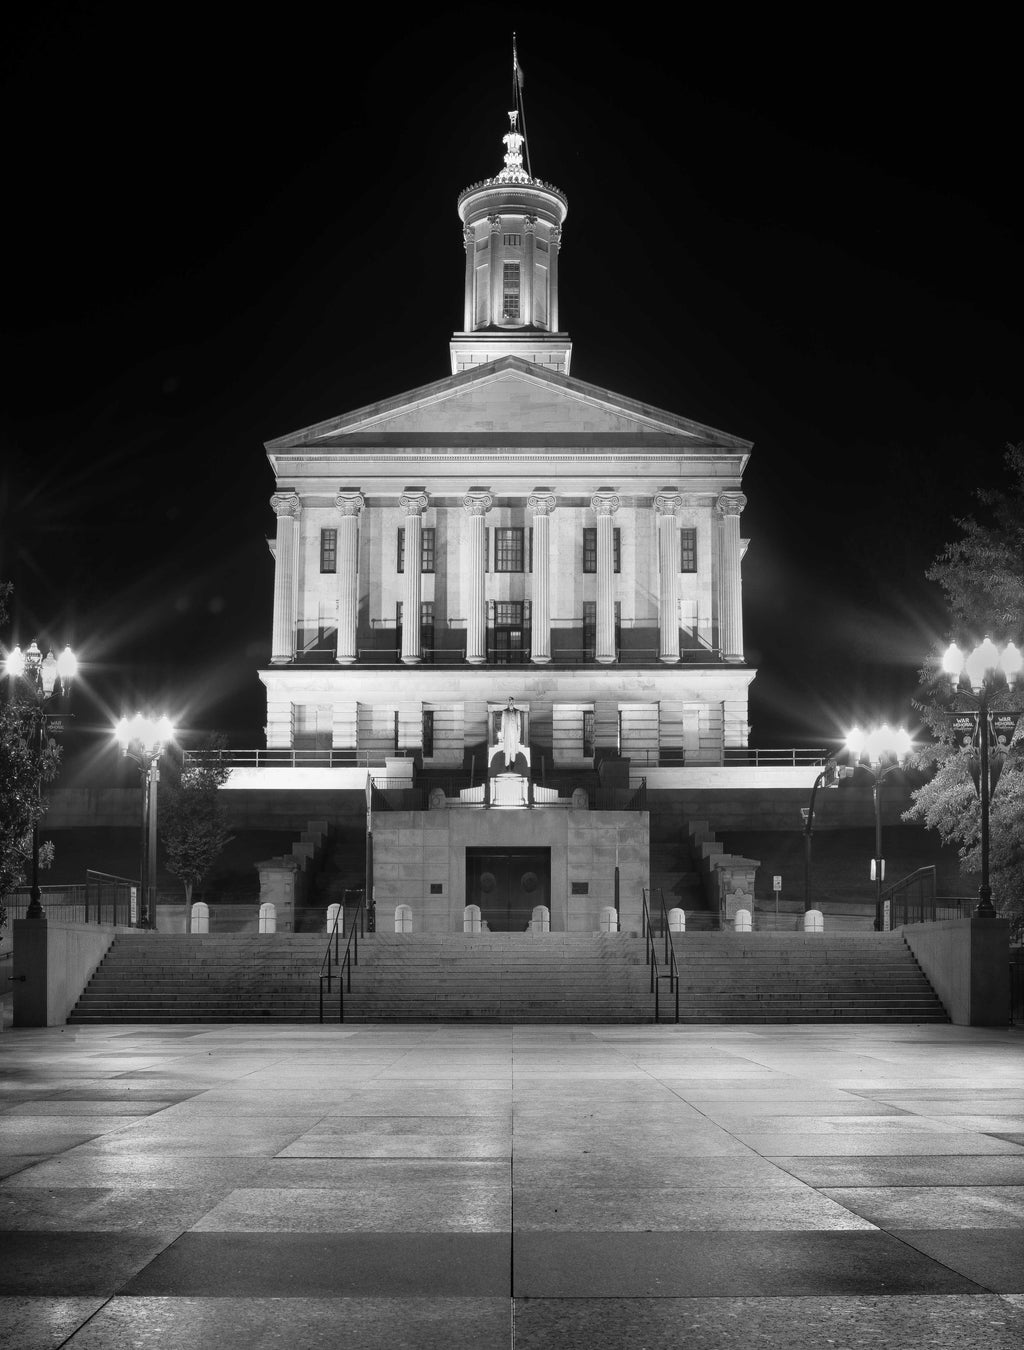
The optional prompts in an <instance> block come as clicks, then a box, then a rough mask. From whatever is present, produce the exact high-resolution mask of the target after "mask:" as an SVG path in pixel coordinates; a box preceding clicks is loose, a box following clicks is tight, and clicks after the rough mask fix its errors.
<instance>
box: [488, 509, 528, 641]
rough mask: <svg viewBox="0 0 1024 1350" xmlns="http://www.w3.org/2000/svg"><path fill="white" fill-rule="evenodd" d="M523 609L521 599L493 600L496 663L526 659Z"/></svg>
mask: <svg viewBox="0 0 1024 1350" xmlns="http://www.w3.org/2000/svg"><path fill="white" fill-rule="evenodd" d="M520 533H521V531H520ZM523 611H524V604H523V601H522V600H496V601H495V602H494V661H495V664H496V665H499V666H508V665H518V664H519V663H520V662H522V661H524V660H525V659H526V645H525V642H524V622H523V620H524V613H523Z"/></svg>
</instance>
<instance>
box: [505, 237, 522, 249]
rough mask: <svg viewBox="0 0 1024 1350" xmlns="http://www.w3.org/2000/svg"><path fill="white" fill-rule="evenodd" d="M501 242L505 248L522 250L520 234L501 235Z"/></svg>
mask: <svg viewBox="0 0 1024 1350" xmlns="http://www.w3.org/2000/svg"><path fill="white" fill-rule="evenodd" d="M501 242H502V244H504V246H505V247H506V248H522V246H523V236H522V235H521V234H503V235H502V236H501Z"/></svg>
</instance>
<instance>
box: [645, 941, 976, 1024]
mask: <svg viewBox="0 0 1024 1350" xmlns="http://www.w3.org/2000/svg"><path fill="white" fill-rule="evenodd" d="M674 950H675V954H676V961H677V963H678V965H679V970H680V979H679V1020H680V1021H681V1022H710V1023H722V1022H948V1021H949V1018H948V1016H947V1014H946V1011H945V1009H944V1008H943V1006H942V1004H941V1002H940V1001H939V999H938V997H937V995H936V994H935V991H934V990H933V989H932V987H931V985H930V984H929V983H928V980H927V978H926V977H925V974H924V972H923V971H922V970H921V967H920V966H919V965H918V964H917V961H916V960H915V959H914V956H913V953H912V952H911V951H910V948H909V947H908V946H907V944H906V943H905V942H904V940H903V937H902V936H901V934H899V933H874V932H872V933H840V934H833V935H829V934H828V933H821V934H805V933H787V932H759V933H730V932H720V933H681V934H677V935H676V937H675V948H674ZM666 990H667V984H663V985H662V1002H661V1008H662V1020H665V1019H666V1017H672V1016H674V1011H675V1009H674V999H673V997H672V996H671V995H669V994H668V993H667V992H666Z"/></svg>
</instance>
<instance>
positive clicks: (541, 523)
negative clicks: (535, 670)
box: [528, 492, 556, 665]
mask: <svg viewBox="0 0 1024 1350" xmlns="http://www.w3.org/2000/svg"><path fill="white" fill-rule="evenodd" d="M555 504H556V503H555V496H554V493H551V492H535V493H534V494H533V496H532V497H530V499H529V502H528V505H529V508H530V510H531V511H532V512H533V597H532V598H533V614H532V618H531V628H530V660H531V661H533V662H534V663H535V664H537V665H546V664H547V662H548V661H550V660H551V513H552V511H554V509H555Z"/></svg>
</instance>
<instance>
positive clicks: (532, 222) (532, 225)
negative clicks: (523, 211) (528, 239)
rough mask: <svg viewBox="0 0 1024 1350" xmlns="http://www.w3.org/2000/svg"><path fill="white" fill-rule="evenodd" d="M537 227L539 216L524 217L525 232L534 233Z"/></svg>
mask: <svg viewBox="0 0 1024 1350" xmlns="http://www.w3.org/2000/svg"><path fill="white" fill-rule="evenodd" d="M536 228H537V217H536V216H524V217H523V232H524V233H525V234H533V232H534V230H536Z"/></svg>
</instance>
